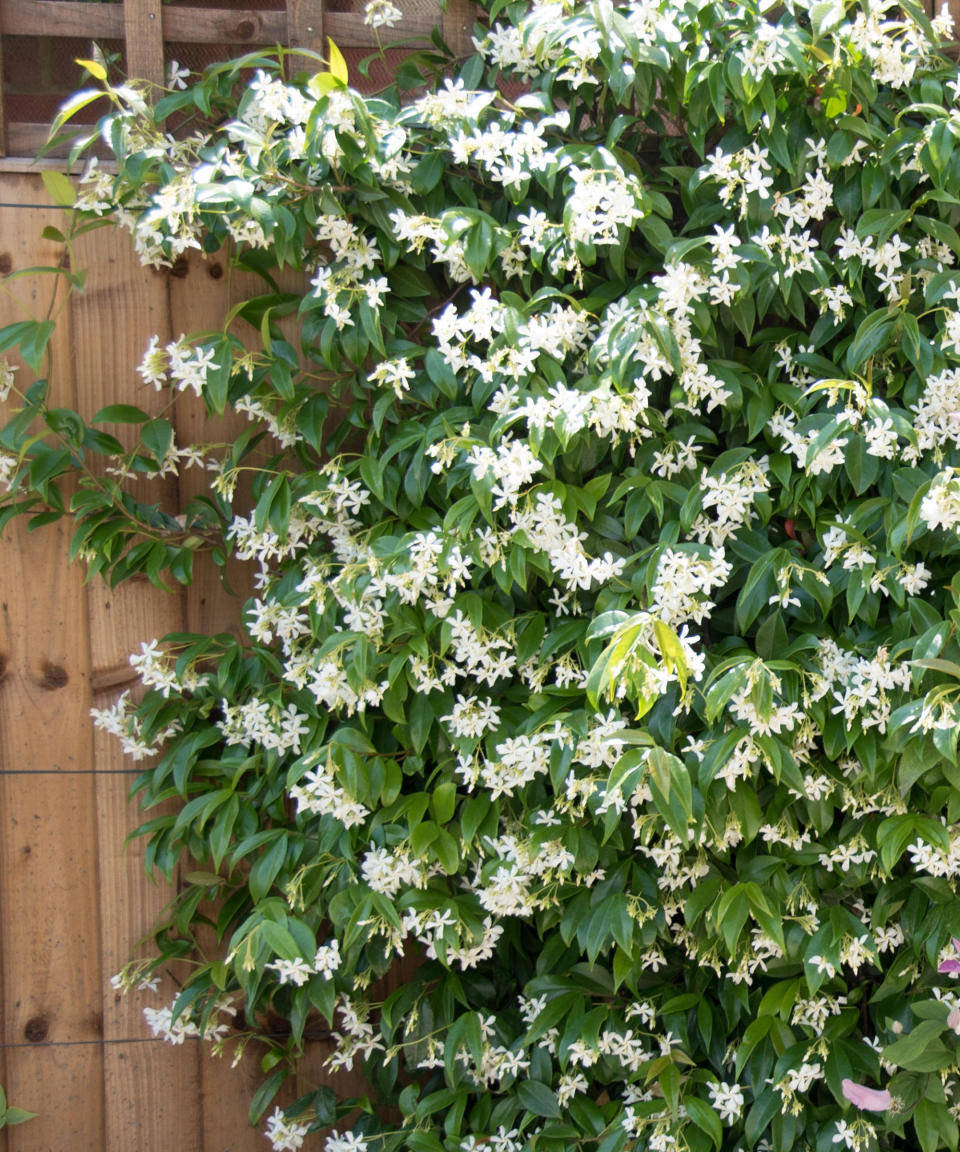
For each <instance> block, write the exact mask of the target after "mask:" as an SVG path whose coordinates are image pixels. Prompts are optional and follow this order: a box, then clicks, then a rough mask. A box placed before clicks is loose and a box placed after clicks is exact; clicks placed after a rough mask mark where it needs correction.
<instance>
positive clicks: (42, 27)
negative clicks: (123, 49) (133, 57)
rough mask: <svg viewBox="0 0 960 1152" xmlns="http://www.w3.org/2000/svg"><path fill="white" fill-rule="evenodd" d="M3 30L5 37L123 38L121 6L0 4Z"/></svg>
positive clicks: (1, 0) (54, 0)
mask: <svg viewBox="0 0 960 1152" xmlns="http://www.w3.org/2000/svg"><path fill="white" fill-rule="evenodd" d="M0 28H2V29H3V32H4V35H6V36H96V37H103V38H107V37H109V38H111V39H116V40H119V39H121V38H122V36H123V8H122V7H121V5H120V4H85V3H83V2H82V0H0Z"/></svg>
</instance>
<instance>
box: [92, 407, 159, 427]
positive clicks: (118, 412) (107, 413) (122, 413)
mask: <svg viewBox="0 0 960 1152" xmlns="http://www.w3.org/2000/svg"><path fill="white" fill-rule="evenodd" d="M149 419H150V417H149V416H148V415H147V413H146V412H144V411H143V409H142V408H136V407H134V405H133V404H108V405H107V406H106V408H101V409H100V410H99V412H97V413H96V415H95V416H94V417H93V419H92V420H91V421H90V423H91V424H143V423H145V422H146V421H147V420H149Z"/></svg>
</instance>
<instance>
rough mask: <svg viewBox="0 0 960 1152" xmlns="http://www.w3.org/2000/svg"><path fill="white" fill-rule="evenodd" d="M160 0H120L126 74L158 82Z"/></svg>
mask: <svg viewBox="0 0 960 1152" xmlns="http://www.w3.org/2000/svg"><path fill="white" fill-rule="evenodd" d="M160 3H161V0H123V35H124V39H125V42H126V59H125V64H126V71H127V75H128V76H131V77H136V78H137V79H138V80H150V81H152V82H153V83H154V84H162V83H163V79H164V69H163V24H162V22H161V18H160Z"/></svg>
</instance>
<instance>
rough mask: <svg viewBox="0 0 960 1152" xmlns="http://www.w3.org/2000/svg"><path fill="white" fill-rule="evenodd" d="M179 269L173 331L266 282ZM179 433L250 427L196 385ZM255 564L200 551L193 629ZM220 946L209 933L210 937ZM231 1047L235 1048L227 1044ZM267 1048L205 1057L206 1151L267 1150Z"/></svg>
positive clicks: (201, 264) (200, 436) (218, 613)
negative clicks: (261, 1097) (256, 1124)
mask: <svg viewBox="0 0 960 1152" xmlns="http://www.w3.org/2000/svg"><path fill="white" fill-rule="evenodd" d="M185 260H186V263H185V265H181V269H182V271H181V273H180V275H178V276H177V277H176V278H175V279H171V281H170V322H171V326H172V328H171V330H172V332H173V334H174V336H178V335H179V334H180V333H186V334H190V333H191V332H197V331H203V330H211V331H215V330H216V329H218V328H220V327H222V325H223V318H224V315H225V314H226V312H227V309H228V307H229V304H228V300H229V299H230V298H231V296H232V298H233V299H234V300H236V299H243V297H244V294H246V295H249V296H252V295H255V294H257V293H261V292H263V290H264V285H263V281H261V280H258V279H256V278H255V277H253V276H251V275H250V274H240V275H238V274H237V273H236V272H233V273H230V272H229V271H228V268H227V254H226V253H225V252H219V253H217V254H216V255H215V256H211V257H209V258H208V259H204V258H203V257H202V256H201V255H200V253H198V252H189V253H188V254H187V255H186V257H185ZM176 424H177V441H178V443H182V444H195V443H223V442H226V441H228V440H233V439H234V438H235V437H236V436H237V435H238V434H239V432H240V431H241V430H242V429H243V428H245V427H246V425H247V421H246V418H245V417H244V416H242V415H239V414H237V413H233V412H227V413H225V414H224V415H223V416H222V417H216V416H209V415H208V414H207V411H206V406H205V405H204V403H203V402H202V401H201V400H199V399H197V397H195V396H194V395H193V393H192V392H186V393H183V394H181V396H180V397H179V398H178V400H177V405H176ZM210 475H211V474H210V473H209V472H200V471H199V470H198V469H196V468H192V469H187V470H185V471H183V472H182V473H181V475H180V501H181V507H182V506H183V505H184V504H185V503H186V502H187V501H188V500H190V499H191V498H193V497H194V496H197V495H199V494H200V493H202V492H205V491H206V490H207V489H208V486H209V483H210ZM250 576H251V565H250V564H241V563H239V562H231V563H230V565H229V566H228V577H227V578H228V583H229V585H230V589H229V590H228V589H227V588H226V587H224V585H223V582H222V580H221V578H220V569H219V568H217V567H216V565H214V563H213V561H212V559H211V558H210V556H209V554H208V553H200V554H199V555H198V556H197V557H196V561H195V564H194V578H193V581H192V583H191V584H190V585H189V586H188V587H187V588H186V589H185V590H184V627H185V629H186V630H187V631H188V632H206V633H214V632H234V633H236V632H238V631H239V629H240V624H241V609H242V607H243V602H244V600H246V598H247V596H248V595H249V592H250ZM206 942H207V943H208V944H209V945H210V946H211V947H215V940H214V939H213V938H212V936H211V937H210V938H209V940H207V941H206ZM228 1051H231V1050H230V1049H228ZM263 1052H264V1049H263V1048H262V1047H261V1046H258V1045H251V1046H250V1047H249V1048H248V1049H247V1051H246V1053H245V1054H244V1057H243V1059H242V1061H241V1063H240V1064H239V1066H238V1067H237V1068H231V1066H230V1063H231V1060H230V1057H229V1056H227V1057H225V1058H223V1059H214V1058H211V1057H210V1056H209V1055H208V1054H207V1053H206V1052H205V1053H204V1054H203V1056H202V1057H201V1061H202V1062H201V1065H200V1083H201V1086H202V1099H203V1152H223V1150H224V1149H229V1150H230V1152H263V1147H264V1138H263V1133H262V1131H261V1130H260V1129H257V1128H253V1127H251V1125H250V1123H249V1121H248V1119H247V1113H248V1110H249V1106H250V1101H251V1099H252V1097H253V1094H254V1092H255V1091H256V1089H257V1087H258V1085H259V1084H260V1082H261V1081H262V1079H263V1074H262V1073H261V1071H260V1067H259V1059H260V1056H261V1055H262V1054H263Z"/></svg>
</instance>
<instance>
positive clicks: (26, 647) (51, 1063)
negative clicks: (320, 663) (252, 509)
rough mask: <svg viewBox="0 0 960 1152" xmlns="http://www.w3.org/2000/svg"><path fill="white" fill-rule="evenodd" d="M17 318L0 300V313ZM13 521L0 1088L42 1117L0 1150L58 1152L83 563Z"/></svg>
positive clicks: (77, 888) (5, 642)
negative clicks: (0, 1077) (0, 1080)
mask: <svg viewBox="0 0 960 1152" xmlns="http://www.w3.org/2000/svg"><path fill="white" fill-rule="evenodd" d="M42 199H44V194H43V191H42V185H41V182H40V180H39V178H38V177H35V176H34V177H7V178H6V179H5V181H4V195H3V200H4V202H5V204H6V205H10V204H16V203H22V204H31V203H36V202H37V201H38V200H42ZM57 216H58V213H57V212H56V211H55V210H51V213H50V217H51V219H55V218H56V217H57ZM39 217H40V213H38V212H36V211H33V210H29V209H25V208H16V207H9V206H4V207H0V236H2V237H3V246H4V248H5V250H6V255H7V256H8V258H9V260H10V266H11V268H12V269H16V268H25V267H28V266H31V265H38V264H46V263H50V262H56V260H57V259H58V258H59V249H58V248H57V246H55V245H53V244H50V243H48V242H46V241H41V240H40V239H39V233H40V229H41V227H42V224H43V222H44V221H42V220H41V219H40V218H39ZM51 279H52V278H50V277H37V278H36V280H27V279H24V280H21V281H19V282H18V283H17V284H16V286H15V287H16V295H17V297H18V298H19V299H20V301H21V302H22V303H23V304H24V305H25V306H26V307H27V308H29V309H31V310H37V311H40V310H42V309H43V308H44V307H45V304H46V300H47V293H48V292H49V291H50V289H51V287H52V283H51ZM43 281H45V283H44V282H43ZM22 318H23V312H22V311H21V310H20V309H19V308H16V307H15V306H13V305H12V303H11V301H10V299H9V297H7V296H3V297H0V324H7V323H10V322H11V321H12V320H19V319H22ZM70 350H71V331H70V322H69V317H65V318H64V322H62V323H61V324H60V325H59V326H58V328H57V331H56V333H55V336H54V339H53V342H52V348H51V352H52V366H53V371H52V373H51V377H52V378H53V379H55V380H56V382H57V388H58V394H57V397H56V399H55V400H53V402H54V403H60V404H64V405H67V406H73V405H74V403H75V387H74V384H75V382H74V378H73V373H72V362H71V355H70ZM27 371H28V370H27V369H25V368H24V369H22V372H21V375H23V374H25V373H26V372H27ZM24 529H25V525H24V524H23V522H22V521H18V522H15V523H14V524H13V525H11V526H10V528H9V529H8V531H7V532H6V533H5V534H4V537H3V539H2V540H0V654H2V656H3V661H4V674H3V677H2V680H0V768H8V769H14V768H15V769H18V770H19V771H21V772H23V773H24V774H22V775H2V774H0V914H2V922H3V931H2V932H0V975H2V981H0V982H2V988H3V998H4V1000H3V1013H2V1022H0V1036H2V1041H3V1043H4V1044H16V1045H22V1046H21V1047H16V1048H9V1049H7V1050H6V1053H5V1078H6V1082H5V1086H6V1088H7V1091H8V1094H9V1099H10V1100H11V1101H13V1102H15V1103H17V1104H18V1105H20V1106H21V1107H26V1108H29V1109H30V1110H32V1111H35V1112H39V1113H41V1115H40V1117H39V1118H38V1119H36V1120H33V1121H31V1122H30V1123H29V1124H28V1125H23V1126H21V1127H17V1128H11V1129H8V1130H7V1132H6V1147H7V1149H9V1152H61V1150H62V1149H65V1148H77V1149H94V1148H98V1147H99V1143H100V1136H101V1133H102V1128H103V1053H102V1049H101V1047H100V1045H99V1043H97V1042H98V1041H99V1040H100V1038H101V1027H102V1024H101V1019H100V1010H101V999H100V978H101V973H100V957H99V952H100V912H99V901H98V896H97V893H98V887H99V877H98V861H97V854H96V849H95V846H96V819H97V814H96V788H95V784H94V777H92V776H89V775H80V774H73V773H77V772H83V771H86V770H88V769H90V768H91V767H92V766H93V756H92V742H91V738H90V729H89V719H88V710H89V707H90V691H89V655H88V645H87V623H86V613H85V611H84V608H85V596H84V589H83V585H82V574H81V573H80V572H79V570H78V569H77V568H71V567H70V566H69V564H68V562H67V543H68V533H67V531H66V529H65V526H64V525H63V524H62V523H61V524H58V525H55V526H53V527H51V528H49V529H48V530H47V531H46V532H44V533H35V534H28V533H27V532H26V531H25V530H24ZM34 771H35V772H36V774H35V775H33V774H31V773H32V772H34ZM57 772H62V773H63V774H62V775H56V774H55V773H57ZM67 773H70V774H67ZM67 1042H69V1043H68V1044H67ZM78 1042H79V1043H78ZM84 1042H85V1043H84ZM61 1044H67V1046H61Z"/></svg>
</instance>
